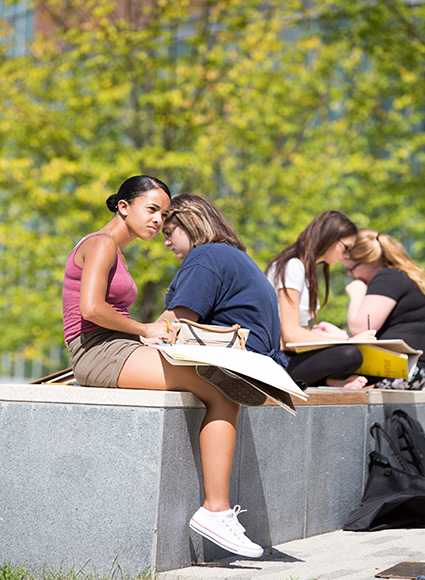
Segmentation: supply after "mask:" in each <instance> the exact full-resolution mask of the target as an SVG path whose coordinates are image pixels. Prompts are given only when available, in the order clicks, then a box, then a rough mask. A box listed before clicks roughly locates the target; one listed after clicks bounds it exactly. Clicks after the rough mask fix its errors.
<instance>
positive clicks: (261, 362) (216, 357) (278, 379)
mask: <svg viewBox="0 0 425 580" xmlns="http://www.w3.org/2000/svg"><path fill="white" fill-rule="evenodd" d="M149 347H150V348H156V349H157V350H159V351H160V352H162V353H164V356H165V355H168V357H171V358H173V359H175V360H177V361H179V360H180V361H183V362H184V361H186V362H187V361H192V363H193V364H204V365H214V366H217V367H223V368H225V369H229V370H230V371H234V372H239V373H242V374H244V375H246V376H247V377H252V378H254V379H257V380H259V381H262V382H264V383H266V384H269V385H271V386H273V387H276V388H277V389H282V390H284V391H286V392H288V393H290V394H291V395H294V396H296V397H298V398H300V399H302V400H304V401H306V400H307V399H308V395H306V394H305V393H304V392H303V391H302V390H301V389H300V388H299V387H298V385H297V384H296V383H295V382H294V381H293V379H292V378H291V377H290V376H289V374H288V373H287V372H286V371H285V369H284V368H283V367H282V366H281V365H280V364H278V363H276V362H275V361H274V360H273V359H272V358H270V357H268V356H265V355H262V354H258V353H256V352H251V351H248V350H237V349H231V348H217V347H209V346H189V345H181V346H179V345H175V344H174V345H159V344H151V345H149ZM168 357H167V359H168Z"/></svg>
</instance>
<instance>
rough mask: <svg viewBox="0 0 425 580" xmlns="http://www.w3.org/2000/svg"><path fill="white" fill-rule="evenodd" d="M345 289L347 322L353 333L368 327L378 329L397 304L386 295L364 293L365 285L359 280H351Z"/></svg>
mask: <svg viewBox="0 0 425 580" xmlns="http://www.w3.org/2000/svg"><path fill="white" fill-rule="evenodd" d="M345 290H346V292H347V294H348V296H349V297H350V304H349V306H348V314H347V322H348V327H349V329H350V331H351V332H352V333H353V334H358V333H359V332H363V331H365V330H368V328H371V329H374V330H379V329H380V328H381V327H382V325H383V324H384V322H385V321H386V319H387V318H388V316H389V315H390V313H391V311H392V310H393V308H394V306H395V305H396V304H397V302H396V300H394V299H393V298H389V297H388V296H381V295H379V294H366V290H367V286H366V284H365V283H364V282H362V281H361V280H353V281H352V282H350V284H348V286H346V288H345Z"/></svg>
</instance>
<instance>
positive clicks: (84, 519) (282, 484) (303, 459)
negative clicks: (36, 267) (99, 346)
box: [0, 385, 425, 575]
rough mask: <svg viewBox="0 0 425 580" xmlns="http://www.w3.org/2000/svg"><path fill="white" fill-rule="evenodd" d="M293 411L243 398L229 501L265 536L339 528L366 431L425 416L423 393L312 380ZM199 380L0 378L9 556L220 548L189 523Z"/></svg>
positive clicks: (108, 555)
mask: <svg viewBox="0 0 425 580" xmlns="http://www.w3.org/2000/svg"><path fill="white" fill-rule="evenodd" d="M308 394H309V400H308V401H307V402H305V403H304V402H296V400H295V404H296V408H297V416H295V417H293V416H291V415H290V414H289V413H287V412H286V411H285V410H284V409H282V408H281V407H279V406H276V405H274V404H267V405H265V406H263V407H260V408H246V407H245V408H243V409H242V412H241V416H240V422H239V426H238V440H237V448H236V452H235V461H234V469H233V472H232V479H231V501H232V504H240V505H241V506H242V507H243V508H247V509H248V512H247V513H246V514H242V515H241V516H240V521H241V522H242V524H243V525H245V527H247V529H248V532H249V536H250V537H251V538H252V539H253V540H254V541H255V542H258V543H260V544H261V545H263V546H264V547H265V548H266V551H267V550H268V549H269V548H270V546H271V545H276V544H281V543H283V542H285V541H289V540H293V539H297V538H303V537H309V536H313V535H316V534H320V533H324V532H328V531H332V530H336V529H338V528H340V527H341V525H342V523H343V522H344V520H345V518H346V517H347V515H348V514H349V513H350V511H351V510H352V509H354V508H355V507H357V505H358V504H359V502H360V498H361V495H362V491H363V487H364V484H365V480H366V474H367V454H368V430H369V427H370V425H371V424H372V423H374V422H375V421H382V420H383V419H384V418H385V417H386V416H388V415H390V414H391V412H392V410H393V409H395V408H404V409H405V410H406V411H407V412H409V413H410V414H411V415H412V416H414V417H416V418H417V419H419V421H421V423H422V424H425V392H422V391H420V392H406V391H378V390H364V391H349V390H345V391H344V390H340V389H320V388H319V389H309V390H308ZM203 415H204V408H203V405H202V403H201V402H200V401H199V400H198V399H197V398H196V397H195V396H193V395H191V394H190V393H181V392H168V393H164V392H156V391H137V390H131V389H128V390H127V389H99V388H88V387H79V386H63V385H0V416H1V431H0V445H1V467H0V486H1V494H0V562H1V563H4V562H11V563H14V564H19V565H23V566H26V567H27V569H28V570H30V571H37V570H40V569H43V568H44V569H56V570H58V569H59V568H60V567H62V568H66V569H70V568H72V567H74V568H75V569H80V568H81V567H83V566H84V567H85V568H84V570H85V571H86V572H87V571H89V570H90V569H95V570H96V572H97V573H99V574H108V572H109V571H110V570H111V567H112V566H113V564H114V562H115V565H117V566H119V567H120V569H121V571H122V572H123V573H125V574H131V575H136V574H137V573H139V572H141V571H143V570H145V569H146V568H148V567H151V568H152V569H154V570H157V571H164V570H169V569H176V568H179V567H184V566H188V565H189V564H190V562H192V561H197V562H199V561H210V560H214V559H218V558H223V557H225V556H226V555H228V554H227V553H226V552H224V551H223V550H221V549H220V548H218V547H217V546H215V545H214V544H211V543H210V542H207V541H206V540H204V539H203V538H202V537H200V536H197V535H196V534H194V533H193V532H191V531H190V530H189V527H188V525H187V523H188V520H189V519H190V516H191V515H192V513H193V512H194V511H195V510H196V509H197V508H198V507H199V505H200V504H201V503H202V500H203V497H202V480H201V468H200V460H199V451H198V432H199V427H200V424H201V421H202V418H203Z"/></svg>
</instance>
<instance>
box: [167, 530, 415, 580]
mask: <svg viewBox="0 0 425 580" xmlns="http://www.w3.org/2000/svg"><path fill="white" fill-rule="evenodd" d="M405 561H411V562H425V529H409V530H404V529H403V530H383V531H379V532H343V531H341V530H337V531H335V532H330V533H328V534H321V535H319V536H313V537H311V538H306V539H304V540H294V541H292V542H287V543H285V544H281V545H280V546H276V547H274V548H273V551H272V553H271V554H265V555H263V556H262V558H260V559H259V560H248V559H245V558H241V557H239V556H230V557H229V558H226V559H225V560H220V561H217V562H212V563H208V564H201V565H197V566H192V567H190V568H183V569H181V570H172V571H169V572H162V573H160V574H158V575H157V580H210V579H218V580H228V579H229V580H230V579H235V580H236V579H237V580H251V579H252V580H312V579H320V580H372V579H373V578H374V577H375V574H377V573H378V572H382V571H384V570H386V569H388V568H390V567H391V566H394V565H395V564H398V563H399V562H405Z"/></svg>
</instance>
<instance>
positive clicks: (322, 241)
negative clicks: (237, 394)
mask: <svg viewBox="0 0 425 580" xmlns="http://www.w3.org/2000/svg"><path fill="white" fill-rule="evenodd" d="M356 236H357V227H356V226H355V225H354V224H353V222H352V221H351V220H349V219H348V217H347V216H346V215H345V214H343V213H342V212H340V211H326V212H324V213H322V214H320V215H318V216H316V217H315V218H314V219H313V221H312V222H311V223H310V224H309V225H308V226H307V227H306V228H305V230H304V231H302V232H301V234H300V235H299V236H298V238H297V240H296V242H295V243H293V244H292V245H291V246H289V247H288V248H286V249H285V250H283V251H282V252H281V253H280V254H279V255H278V256H276V257H275V258H274V260H273V261H272V262H271V264H270V265H269V267H268V270H267V276H268V278H269V280H270V282H271V283H272V284H273V286H274V288H275V290H276V292H277V295H278V298H279V305H280V321H281V322H280V323H281V339H282V345H283V348H284V352H285V355H286V358H287V359H288V369H287V370H288V372H289V374H290V375H291V376H292V377H293V378H294V379H295V380H302V381H305V382H306V383H307V384H308V385H311V386H316V385H328V386H333V387H344V388H353V389H360V388H363V387H364V386H365V385H366V383H367V379H366V378H365V377H362V376H358V375H356V374H355V371H356V370H357V369H358V368H359V367H360V366H361V364H362V362H363V357H362V354H361V352H360V350H359V349H358V348H357V347H356V346H355V345H352V344H349V343H348V344H346V345H345V344H344V345H338V346H334V347H329V348H322V349H319V350H313V351H309V352H306V353H299V354H297V353H295V352H293V351H291V350H289V348H288V346H287V344H288V343H298V342H317V343H320V342H326V341H327V340H328V339H329V338H331V336H332V334H330V333H328V334H326V335H325V334H323V333H322V331H321V329H320V327H317V329H316V330H315V327H313V328H312V329H311V328H310V327H309V323H310V321H313V322H316V321H317V312H318V310H319V308H320V304H319V290H318V287H319V282H318V275H317V270H318V268H319V266H320V265H321V267H322V270H323V275H324V280H325V296H324V300H323V305H325V304H326V302H327V300H328V296H329V266H331V265H332V264H336V263H337V262H340V261H341V260H342V259H343V258H344V257H348V256H349V252H350V250H351V248H352V247H353V245H354V242H355V240H356ZM333 333H334V334H333V336H334V338H344V339H347V334H346V333H344V332H343V331H340V330H339V329H338V328H336V327H333ZM366 334H367V335H368V336H369V337H370V336H372V335H373V332H369V333H366Z"/></svg>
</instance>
